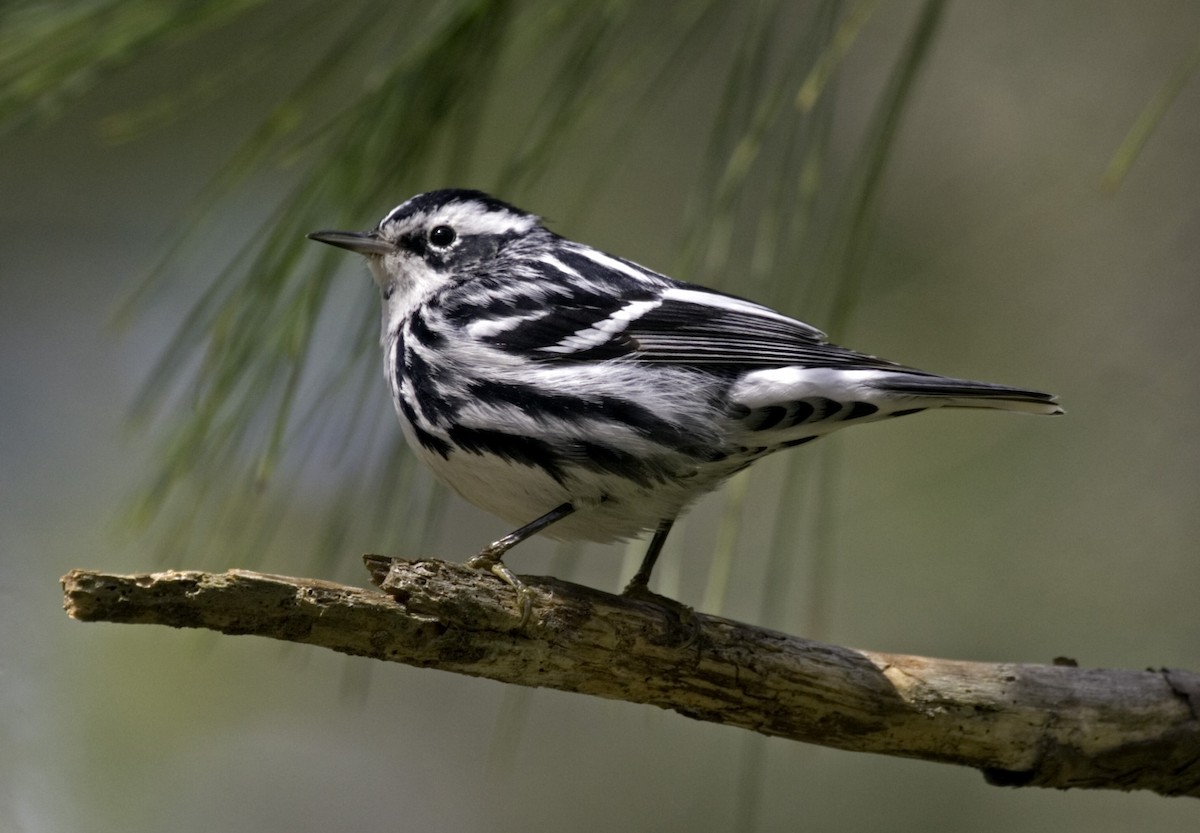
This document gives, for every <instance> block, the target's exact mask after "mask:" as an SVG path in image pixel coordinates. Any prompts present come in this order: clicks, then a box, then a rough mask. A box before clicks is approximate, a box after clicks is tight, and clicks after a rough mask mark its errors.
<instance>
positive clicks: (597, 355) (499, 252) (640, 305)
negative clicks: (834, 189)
mask: <svg viewBox="0 0 1200 833" xmlns="http://www.w3.org/2000/svg"><path fill="white" fill-rule="evenodd" d="M309 237H310V238H312V239H313V240H317V241H320V242H322V243H328V244H330V245H333V246H340V247H342V248H345V249H349V250H351V251H354V252H358V253H359V254H361V255H364V256H366V258H367V263H368V265H369V266H370V269H371V273H372V274H373V275H374V277H375V282H376V283H377V284H378V286H379V290H380V294H381V295H382V299H383V338H382V342H383V350H384V359H385V370H386V375H387V379H388V383H389V385H390V386H391V391H392V398H393V400H394V401H395V405H396V412H397V414H398V415H399V417H400V423H401V425H402V426H403V429H404V434H405V437H406V438H407V439H408V442H409V444H410V445H411V447H412V448H413V450H414V451H415V452H416V453H417V455H418V456H419V457H420V458H421V459H423V460H424V461H425V462H426V463H427V464H428V465H429V466H430V468H432V469H433V471H434V472H435V474H436V475H437V476H438V477H439V478H440V479H441V480H443V481H444V482H445V483H447V484H448V485H449V486H450V487H451V488H453V489H454V491H456V492H457V493H458V494H459V495H461V496H462V497H464V498H465V499H467V500H468V501H470V502H471V503H474V504H475V505H476V506H479V507H481V508H483V509H486V510H487V511H489V512H492V513H494V514H496V515H498V516H500V517H501V518H504V519H505V520H507V521H509V522H511V523H513V524H521V525H522V526H520V527H519V528H518V529H516V530H515V531H514V532H512V533H510V534H508V535H506V536H504V537H503V538H500V539H499V540H497V541H495V542H494V543H492V544H490V545H488V546H487V547H485V548H484V549H483V550H482V551H481V552H480V553H479V554H478V555H476V556H475V557H473V558H472V559H470V561H469V562H468V563H469V564H470V565H471V566H474V567H477V568H480V569H486V570H490V571H492V572H493V573H495V574H496V575H498V576H500V577H501V578H503V579H504V580H505V581H507V582H509V583H510V584H511V585H513V586H514V587H515V588H517V589H518V590H519V591H520V592H521V601H522V611H523V615H524V616H526V617H527V616H528V611H529V596H528V593H527V591H526V590H525V588H524V585H522V583H521V582H520V581H519V580H518V579H517V578H516V576H514V575H513V574H512V572H510V571H509V570H508V568H507V567H506V566H505V565H504V564H503V562H502V561H501V559H502V557H503V555H504V553H505V552H507V551H508V550H509V549H510V548H511V547H513V546H514V545H516V544H518V543H520V542H521V541H523V540H525V539H526V538H528V537H529V536H531V535H533V534H535V533H539V532H541V533H545V534H546V535H548V536H550V537H553V538H558V539H582V540H588V541H599V542H610V541H616V540H621V539H626V538H630V537H633V536H636V535H638V534H640V533H642V532H644V531H647V530H654V531H655V532H654V537H653V538H652V540H651V542H650V546H649V548H648V550H647V552H646V555H645V558H644V560H643V562H642V566H641V568H640V569H639V570H638V572H637V574H636V575H635V576H634V578H633V580H632V581H631V582H630V583H629V586H628V587H627V588H626V593H632V594H641V595H645V594H648V592H649V591H648V590H647V582H648V581H649V578H650V571H651V569H652V568H653V566H654V562H655V559H656V558H657V557H658V554H659V552H660V550H661V549H662V546H663V542H664V541H665V540H666V537H667V533H668V532H669V531H670V529H671V524H672V523H673V522H674V520H675V518H676V517H678V515H679V514H680V513H681V512H682V511H683V510H684V509H686V508H687V506H688V505H689V504H690V503H691V502H692V501H694V500H695V499H696V498H698V497H700V496H701V495H703V494H705V493H706V492H708V491H710V490H712V489H713V488H715V487H716V486H717V485H718V484H720V483H721V482H722V481H723V480H725V479H726V478H728V477H729V476H730V475H732V474H733V473H735V472H737V471H740V470H742V469H744V468H746V467H747V466H748V465H750V464H751V463H753V462H754V461H755V460H758V459H761V458H762V457H764V456H766V455H767V454H770V453H772V452H774V451H779V450H780V449H784V448H791V447H793V446H797V445H800V444H802V443H806V442H808V441H809V440H813V439H816V438H817V437H819V436H821V435H822V434H827V433H829V432H830V431H834V430H836V429H838V428H843V427H845V426H847V425H857V424H860V423H865V422H871V421H875V420H880V419H887V418H890V417H896V416H901V415H903V414H912V413H916V412H918V411H924V410H928V409H931V408H942V407H969V408H997V409H1001V410H1009V411H1023V412H1025V413H1032V414H1058V413H1061V412H1062V411H1061V409H1060V408H1059V407H1058V405H1057V403H1056V400H1055V398H1054V397H1053V396H1051V395H1049V394H1045V393H1039V392H1038V391H1032V390H1024V389H1022V388H1013V387H1007V386H1003V385H992V384H988V383H985V382H973V381H968V380H965V379H953V378H948V377H945V376H938V375H935V374H933V373H927V372H925V371H923V370H916V369H914V368H910V367H904V366H902V365H898V364H895V363H893V362H889V361H885V360H883V359H878V358H875V357H874V356H869V355H865V354H863V353H857V352H854V351H853V350H847V349H845V348H843V347H838V346H835V345H833V344H830V343H828V342H827V341H826V338H825V335H824V334H823V333H822V332H820V331H819V330H817V329H815V328H813V327H810V326H809V325H808V324H803V323H801V322H799V321H796V320H794V319H792V318H789V317H787V316H785V315H783V314H781V313H778V312H775V311H774V310H771V309H769V308H767V307H764V306H760V305H759V304H755V303H752V302H751V301H746V300H743V299H741V298H737V297H734V296H731V295H726V294H724V293H721V292H716V291H713V290H710V289H705V288H703V287H700V286H696V285H693V284H687V283H681V282H679V281H676V280H672V279H671V278H668V277H666V276H665V275H661V274H659V273H657V272H653V271H651V270H650V269H646V268H645V267H643V266H639V265H637V264H636V263H633V262H631V261H628V260H625V259H623V258H620V257H616V256H613V255H609V254H605V253H603V252H600V251H598V250H596V249H593V248H591V247H590V246H585V245H583V244H582V243H575V242H573V241H571V240H567V239H565V238H563V237H560V236H558V235H557V234H555V233H553V232H552V231H549V230H548V229H546V228H545V227H544V226H543V225H542V223H541V221H540V219H539V218H538V217H537V216H535V215H533V214H529V213H527V212H525V211H522V210H520V209H518V208H515V207H514V206H511V205H509V204H507V203H504V202H501V201H500V200H497V199H495V198H493V197H490V196H488V195H487V194H484V193H481V192H478V191H466V190H443V191H433V192H430V193H427V194H421V195H419V196H416V197H413V198H412V199H410V200H408V201H407V202H405V203H403V204H401V205H400V206H398V207H396V208H395V209H393V210H392V211H391V212H389V213H388V214H387V216H386V217H384V218H383V220H381V221H380V223H379V225H378V226H377V227H376V228H375V229H373V230H372V231H368V232H347V231H319V232H314V233H313V234H310V235H309Z"/></svg>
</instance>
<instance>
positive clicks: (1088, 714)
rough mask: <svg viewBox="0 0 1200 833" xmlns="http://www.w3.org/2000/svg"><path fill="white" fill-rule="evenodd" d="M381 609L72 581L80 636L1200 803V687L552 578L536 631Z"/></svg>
mask: <svg viewBox="0 0 1200 833" xmlns="http://www.w3.org/2000/svg"><path fill="white" fill-rule="evenodd" d="M366 561H367V566H368V568H369V569H370V570H371V572H372V577H373V580H374V581H375V583H376V584H377V585H378V586H379V587H380V588H382V590H383V591H384V592H382V593H381V592H378V591H376V590H364V589H359V588H354V587H346V586H343V585H338V584H333V583H330V582H325V581H318V580H315V579H304V578H288V577H284V576H274V575H266V574H263V573H255V572H249V571H245V570H231V571H229V572H227V573H219V574H214V573H203V572H191V571H188V572H183V571H179V572H176V571H172V572H164V573H153V574H141V575H109V574H104V573H99V572H92V571H86V570H72V571H71V572H70V573H68V574H67V575H66V576H64V577H63V579H62V584H63V590H64V593H65V597H66V601H65V606H66V610H67V612H68V614H69V615H71V616H72V617H74V618H76V619H79V620H82V621H89V622H95V621H107V622H124V623H137V624H160V625H170V626H172V627H186V628H208V629H211V630H216V631H220V632H222V633H226V634H255V635H258V636H267V637H272V638H274V639H285V640H290V641H293V642H302V643H306V644H310V645H320V646H322V647H325V648H331V649H333V650H335V651H341V652H343V653H347V654H354V655H358V656H366V657H373V658H375V659H382V660H390V661H393V662H402V663H406V664H409V665H416V666H420V667H425V668H440V669H442V670H445V671H454V672H457V673H461V674H469V675H473V676H480V677H488V678H491V679H494V680H500V681H502V682H507V683H516V684H519V685H526V686H546V687H550V688H557V689H562V690H564V691H576V692H582V693H586V694H594V695H597V696H599V697H609V698H614V699H620V700H628V701H630V702H635V703H647V704H651V705H655V706H659V707H661V708H666V709H672V710H674V711H677V712H679V713H680V714H683V715H685V716H687V717H692V718H695V719H697V720H708V721H712V722H715V723H724V724H727V725H730V726H737V727H740V728H744V729H751V730H753V731H756V732H761V733H763V734H766V735H773V736H777V737H783V738H790V739H792V740H798V741H804V742H807V743H817V744H822V745H825V746H832V747H836V748H839V749H846V750H851V751H859V752H878V753H883V754H887V755H899V756H904V757H910V758H920V759H924V760H930V761H941V762H945V763H954V764H961V765H964V766H970V767H975V768H976V769H979V770H981V771H982V772H983V773H984V776H985V777H986V778H987V780H988V781H989V782H990V783H992V784H999V785H1007V786H1040V787H1057V788H1062V789H1065V788H1070V787H1077V788H1091V789H1117V790H1135V789H1145V790H1152V791H1154V792H1157V793H1160V794H1162V795H1187V796H1192V797H1200V675H1197V674H1195V673H1190V672H1186V671H1177V670H1168V669H1161V670H1147V671H1126V670H1111V669H1085V668H1077V667H1074V666H1073V665H1070V664H1057V665H1028V664H1008V663H980V662H960V661H955V660H942V659H930V658H926V657H917V656H905V655H899V654H880V653H875V652H872V651H859V650H855V649H851V648H842V647H839V646H836V645H826V644H822V643H819V642H813V641H810V640H805V639H800V638H798V637H794V636H787V635H785V634H782V633H778V632H775V631H770V630H766V629H763V628H756V627H753V626H750V625H745V624H742V623H739V622H733V621H729V620H727V619H721V618H719V617H716V616H707V615H703V614H697V615H696V617H695V621H694V623H692V624H683V623H681V622H680V620H679V617H678V615H677V614H676V613H675V612H672V611H669V610H667V609H664V608H662V607H659V606H657V605H655V604H654V603H652V602H647V601H638V600H633V599H628V598H624V597H621V596H614V595H610V594H607V593H602V592H600V591H597V590H592V589H589V588H587V587H581V586H579V585H575V584H570V583H567V582H563V581H559V580H557V579H551V578H532V577H531V578H528V579H527V581H528V582H529V583H530V585H531V586H532V587H534V588H535V590H536V591H537V593H536V596H537V598H536V601H535V602H534V608H533V615H532V617H531V618H530V621H529V622H528V624H527V625H526V626H525V627H524V628H521V627H519V615H518V610H517V605H516V603H515V599H514V595H513V592H512V590H511V588H509V587H508V586H507V585H504V584H502V583H500V582H498V581H497V580H496V579H495V578H493V577H491V576H488V575H485V574H482V573H478V572H476V571H473V570H469V569H467V568H465V567H462V566H459V565H455V564H448V563H445V562H441V561H395V562H393V561H392V560H391V559H383V558H378V557H375V556H367V557H366Z"/></svg>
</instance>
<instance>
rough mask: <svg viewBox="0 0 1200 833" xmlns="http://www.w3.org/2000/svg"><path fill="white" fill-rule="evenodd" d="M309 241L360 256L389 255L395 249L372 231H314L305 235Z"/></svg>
mask: <svg viewBox="0 0 1200 833" xmlns="http://www.w3.org/2000/svg"><path fill="white" fill-rule="evenodd" d="M307 237H308V239H309V240H316V241H317V242H318V243H328V244H329V245H330V246H337V247H338V248H341V249H349V250H350V251H352V252H358V253H359V254H360V255H367V256H368V257H369V256H371V255H390V254H392V253H393V252H394V251H396V247H395V246H393V245H392V244H391V243H389V242H387V241H386V240H381V239H380V238H379V236H378V235H377V234H376V233H375V232H373V231H314V232H313V233H312V234H309V235H307Z"/></svg>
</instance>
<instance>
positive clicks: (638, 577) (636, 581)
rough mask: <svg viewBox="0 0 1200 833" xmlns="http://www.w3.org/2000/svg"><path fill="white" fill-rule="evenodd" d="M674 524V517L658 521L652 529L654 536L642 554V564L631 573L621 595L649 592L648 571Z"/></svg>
mask: <svg viewBox="0 0 1200 833" xmlns="http://www.w3.org/2000/svg"><path fill="white" fill-rule="evenodd" d="M674 525H675V519H674V518H668V519H667V520H664V521H659V523H658V529H656V530H654V537H653V538H651V539H650V546H649V547H647V548H646V554H645V555H643V556H642V566H640V567H638V571H637V572H636V573H634V574H633V578H631V579H630V580H629V584H627V585H625V590H624V591H622V593H621V595H623V596H635V597H644V596H645V595H646V594H647V593H649V592H650V573H651V572H652V571H653V570H654V563H655V562H656V561H658V556H659V554H660V553H661V552H662V548H663V544H665V543H667V536H668V535H669V534H670V533H671V527H672V526H674Z"/></svg>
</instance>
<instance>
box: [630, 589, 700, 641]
mask: <svg viewBox="0 0 1200 833" xmlns="http://www.w3.org/2000/svg"><path fill="white" fill-rule="evenodd" d="M621 595H622V596H624V597H625V598H627V599H636V600H638V601H640V602H649V603H650V604H652V605H654V606H655V607H657V608H658V609H659V610H661V611H662V612H663V614H664V615H665V616H666V618H667V634H668V636H671V635H674V634H678V635H679V644H678V647H679V648H689V647H691V646H692V645H694V644H695V643H696V640H698V639H699V638H700V619H699V617H697V616H696V611H695V610H694V609H693V608H692V607H691V606H689V605H685V604H684V603H683V602H680V601H676V600H675V599H672V598H671V597H670V596H663V595H661V594H659V593H655V592H654V591H653V590H651V589H650V588H649V586H647V585H646V584H645V582H641V581H638V577H637V576H634V578H633V581H631V582H629V584H627V585H626V586H625V589H624V590H622V591H621ZM671 641H672V642H675V641H676V640H675V639H672V640H671Z"/></svg>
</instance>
